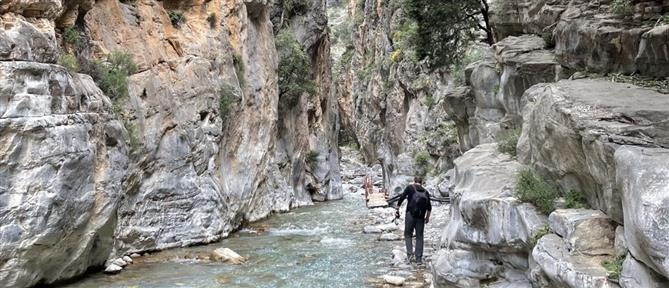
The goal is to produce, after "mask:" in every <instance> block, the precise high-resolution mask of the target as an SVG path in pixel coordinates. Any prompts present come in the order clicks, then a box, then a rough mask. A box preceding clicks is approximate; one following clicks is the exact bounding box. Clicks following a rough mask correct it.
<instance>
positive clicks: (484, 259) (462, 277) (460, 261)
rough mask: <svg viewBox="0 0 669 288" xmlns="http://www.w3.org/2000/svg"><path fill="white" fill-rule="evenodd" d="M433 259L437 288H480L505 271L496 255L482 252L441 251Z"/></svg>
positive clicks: (433, 271)
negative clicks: (484, 282)
mask: <svg viewBox="0 0 669 288" xmlns="http://www.w3.org/2000/svg"><path fill="white" fill-rule="evenodd" d="M433 257H434V258H433V259H434V260H433V261H432V275H433V276H434V280H433V283H434V286H435V287H478V286H479V283H480V281H481V280H485V279H491V278H497V276H498V275H501V273H502V271H503V270H504V268H503V267H502V265H501V263H500V262H498V261H496V260H495V258H496V257H495V255H494V253H491V252H485V251H481V250H462V249H441V250H439V251H438V252H437V254H436V255H434V256H433Z"/></svg>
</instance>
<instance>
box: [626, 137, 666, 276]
mask: <svg viewBox="0 0 669 288" xmlns="http://www.w3.org/2000/svg"><path fill="white" fill-rule="evenodd" d="M667 163H669V149H659V148H642V147H631V146H624V147H622V148H620V149H619V150H618V151H616V166H617V171H616V172H617V174H616V175H617V177H616V178H617V181H618V185H620V189H621V190H622V193H623V195H622V196H623V197H622V198H623V209H624V211H625V239H626V240H627V247H628V248H629V250H630V253H631V254H632V256H634V258H636V259H638V260H639V261H640V262H643V263H644V264H645V265H647V266H648V267H650V268H651V269H653V270H655V271H656V272H658V273H659V274H661V275H664V276H665V277H668V276H669V226H667V225H666V223H669V213H668V211H669V168H668V166H667Z"/></svg>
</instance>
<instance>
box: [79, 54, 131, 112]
mask: <svg viewBox="0 0 669 288" xmlns="http://www.w3.org/2000/svg"><path fill="white" fill-rule="evenodd" d="M88 66H90V68H87V69H90V70H91V71H88V72H89V74H90V75H91V76H92V77H93V79H94V80H95V82H96V83H97V84H98V86H99V87H100V89H102V91H103V92H105V94H107V96H109V98H111V99H112V100H116V99H121V98H125V97H127V96H128V76H129V75H130V74H133V73H135V72H136V71H137V65H136V64H135V62H134V61H133V60H132V56H131V55H130V54H128V53H125V52H120V51H113V52H112V53H110V54H109V55H107V63H102V62H99V61H91V62H90V63H89V64H88Z"/></svg>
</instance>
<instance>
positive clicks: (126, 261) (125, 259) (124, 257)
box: [122, 256, 132, 264]
mask: <svg viewBox="0 0 669 288" xmlns="http://www.w3.org/2000/svg"><path fill="white" fill-rule="evenodd" d="M122 259H123V261H125V263H128V264H132V258H130V256H123V258H122Z"/></svg>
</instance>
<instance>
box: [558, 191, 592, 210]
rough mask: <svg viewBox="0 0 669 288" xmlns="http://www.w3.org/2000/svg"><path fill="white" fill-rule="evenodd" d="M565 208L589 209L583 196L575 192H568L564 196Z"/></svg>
mask: <svg viewBox="0 0 669 288" xmlns="http://www.w3.org/2000/svg"><path fill="white" fill-rule="evenodd" d="M564 200H565V202H566V206H567V208H570V209H578V208H589V207H590V205H588V200H587V199H585V195H584V194H583V193H581V192H579V191H576V190H569V192H567V194H566V195H565V196H564Z"/></svg>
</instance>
